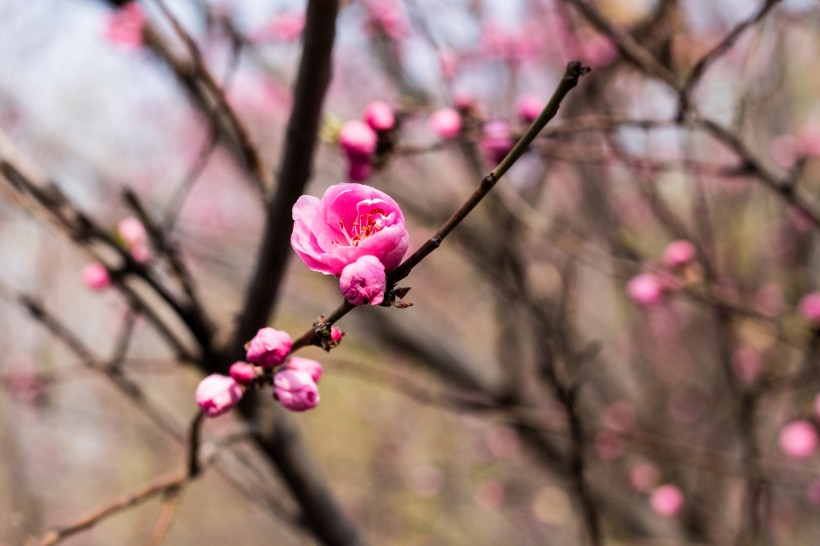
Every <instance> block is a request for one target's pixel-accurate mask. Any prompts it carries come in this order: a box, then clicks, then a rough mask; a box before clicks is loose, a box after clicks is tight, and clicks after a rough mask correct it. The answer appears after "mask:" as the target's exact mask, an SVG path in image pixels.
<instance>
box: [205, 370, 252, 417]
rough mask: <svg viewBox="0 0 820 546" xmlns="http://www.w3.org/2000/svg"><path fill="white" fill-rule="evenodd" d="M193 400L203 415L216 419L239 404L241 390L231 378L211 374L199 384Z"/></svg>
mask: <svg viewBox="0 0 820 546" xmlns="http://www.w3.org/2000/svg"><path fill="white" fill-rule="evenodd" d="M195 398H196V403H197V405H198V406H199V407H200V409H202V411H204V412H205V415H207V416H208V417H217V416H219V415H222V414H223V413H226V412H227V411H229V410H230V409H231V408H233V407H234V406H235V405H236V404H237V403H239V400H240V399H241V398H242V389H241V388H240V387H239V384H238V383H237V382H236V380H234V379H233V378H232V377H227V376H225V375H219V374H211V375H209V376H208V377H206V378H205V379H203V380H202V381H200V382H199V385H198V386H197V388H196V394H195Z"/></svg>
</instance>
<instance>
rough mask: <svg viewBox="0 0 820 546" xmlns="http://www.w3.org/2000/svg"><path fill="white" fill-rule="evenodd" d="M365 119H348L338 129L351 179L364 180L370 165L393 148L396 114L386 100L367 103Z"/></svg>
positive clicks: (376, 162)
mask: <svg viewBox="0 0 820 546" xmlns="http://www.w3.org/2000/svg"><path fill="white" fill-rule="evenodd" d="M363 117H364V121H361V120H350V121H347V122H345V123H344V124H343V125H342V128H341V131H340V132H339V146H340V148H341V150H342V153H344V155H345V157H346V158H347V165H348V170H347V176H348V178H349V179H350V180H351V181H353V182H360V181H362V180H367V178H369V177H370V174H371V172H372V171H373V166H374V165H375V164H379V163H380V162H381V161H382V160H383V158H384V156H385V155H386V154H387V153H388V152H389V151H390V150H391V149H392V148H393V133H394V129H395V127H396V115H395V113H394V111H393V108H391V107H390V105H388V104H387V103H384V102H381V101H376V102H371V103H370V104H368V105H367V108H365V111H364V116H363Z"/></svg>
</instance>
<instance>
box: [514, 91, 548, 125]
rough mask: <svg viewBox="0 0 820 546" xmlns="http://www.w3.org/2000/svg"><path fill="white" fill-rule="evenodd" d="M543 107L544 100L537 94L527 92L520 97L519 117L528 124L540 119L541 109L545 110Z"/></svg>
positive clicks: (518, 104) (518, 105)
mask: <svg viewBox="0 0 820 546" xmlns="http://www.w3.org/2000/svg"><path fill="white" fill-rule="evenodd" d="M543 108H544V101H543V100H541V98H540V97H538V96H537V95H533V94H527V95H522V96H520V97H518V103H517V107H516V109H517V110H518V117H519V119H521V121H522V122H524V123H525V124H527V125H529V124H530V123H532V122H533V121H535V120H536V119H538V116H539V114H541V110H543Z"/></svg>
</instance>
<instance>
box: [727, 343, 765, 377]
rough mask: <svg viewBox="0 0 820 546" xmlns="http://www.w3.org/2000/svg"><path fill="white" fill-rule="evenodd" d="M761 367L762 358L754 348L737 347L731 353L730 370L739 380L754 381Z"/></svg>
mask: <svg viewBox="0 0 820 546" xmlns="http://www.w3.org/2000/svg"><path fill="white" fill-rule="evenodd" d="M762 368H763V358H762V357H761V355H760V352H758V351H756V350H755V349H752V348H751V347H738V348H737V349H735V351H734V352H733V353H732V371H733V372H734V373H735V375H736V376H737V378H738V379H740V380H741V381H745V382H747V383H748V382H752V381H754V380H755V378H756V377H757V375H758V374H759V373H760V370H761V369H762Z"/></svg>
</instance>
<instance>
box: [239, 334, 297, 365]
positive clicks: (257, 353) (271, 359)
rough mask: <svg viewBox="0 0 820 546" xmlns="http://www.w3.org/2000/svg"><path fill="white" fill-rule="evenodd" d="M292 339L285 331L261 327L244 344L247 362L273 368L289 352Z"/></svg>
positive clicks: (282, 360) (283, 359)
mask: <svg viewBox="0 0 820 546" xmlns="http://www.w3.org/2000/svg"><path fill="white" fill-rule="evenodd" d="M292 343H293V342H292V340H291V338H290V335H288V333H287V332H284V331H282V330H275V329H273V328H270V327H267V328H261V329H260V330H259V331H258V332H257V333H256V335H255V336H254V337H253V339H252V340H250V341H249V342H248V344H247V345H245V349H246V350H247V355H246V356H247V359H248V362H251V363H253V364H256V365H257V366H262V367H266V368H273V367H276V366H278V365H280V364H281V363H282V362H284V361H285V358H286V357H287V356H288V354H289V353H290V349H291V346H292Z"/></svg>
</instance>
